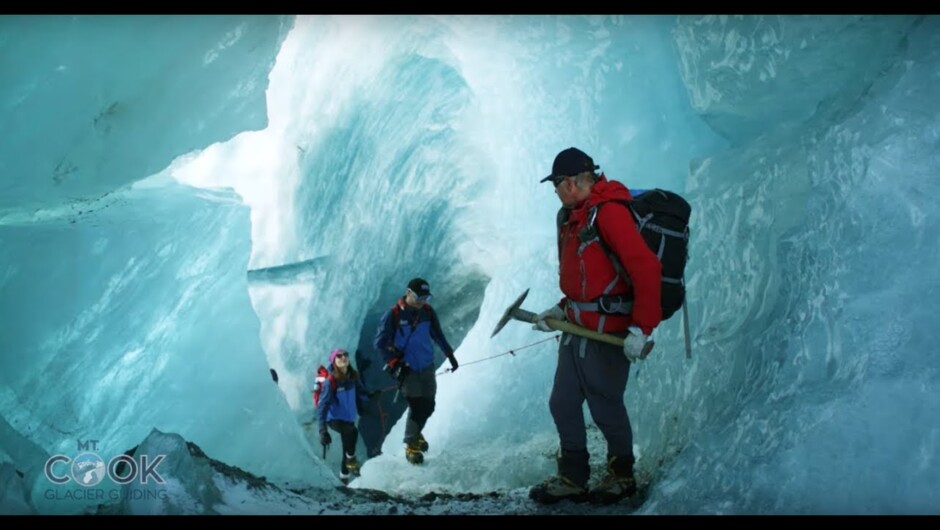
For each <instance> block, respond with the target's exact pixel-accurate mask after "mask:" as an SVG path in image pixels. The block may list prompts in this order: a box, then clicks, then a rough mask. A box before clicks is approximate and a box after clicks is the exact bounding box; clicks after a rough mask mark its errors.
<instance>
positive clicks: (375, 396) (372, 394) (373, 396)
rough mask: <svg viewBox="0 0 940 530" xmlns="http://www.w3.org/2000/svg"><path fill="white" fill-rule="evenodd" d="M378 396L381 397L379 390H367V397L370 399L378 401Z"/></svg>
mask: <svg viewBox="0 0 940 530" xmlns="http://www.w3.org/2000/svg"><path fill="white" fill-rule="evenodd" d="M380 397H382V391H381V390H376V391H375V392H369V399H370V400H371V401H378V400H379V398H380Z"/></svg>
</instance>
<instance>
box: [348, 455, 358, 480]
mask: <svg viewBox="0 0 940 530" xmlns="http://www.w3.org/2000/svg"><path fill="white" fill-rule="evenodd" d="M346 469H348V470H349V473H350V474H352V475H355V476H357V477H358V476H359V461H358V460H356V455H346Z"/></svg>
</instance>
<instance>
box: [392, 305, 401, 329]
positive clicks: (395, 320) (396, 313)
mask: <svg viewBox="0 0 940 530" xmlns="http://www.w3.org/2000/svg"><path fill="white" fill-rule="evenodd" d="M399 326H401V308H400V307H398V302H395V305H394V306H392V333H398V328H399Z"/></svg>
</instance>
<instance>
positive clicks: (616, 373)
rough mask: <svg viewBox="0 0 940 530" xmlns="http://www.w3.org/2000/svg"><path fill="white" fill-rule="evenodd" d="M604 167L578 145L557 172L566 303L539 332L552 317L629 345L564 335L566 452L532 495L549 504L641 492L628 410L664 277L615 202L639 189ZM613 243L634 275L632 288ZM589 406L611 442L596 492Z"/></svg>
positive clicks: (560, 382)
mask: <svg viewBox="0 0 940 530" xmlns="http://www.w3.org/2000/svg"><path fill="white" fill-rule="evenodd" d="M597 169H599V166H597V165H595V164H594V161H593V160H592V159H591V157H589V156H588V155H586V154H584V153H583V152H582V151H580V150H578V149H575V148H574V147H571V148H569V149H565V150H564V151H562V152H560V153H558V156H556V157H555V162H554V164H552V173H551V175H549V176H547V177H545V178H544V179H542V180H541V182H552V184H554V186H555V193H556V194H557V195H558V198H559V199H560V200H561V203H562V210H561V211H560V212H559V233H558V253H559V266H560V271H559V272H560V286H561V291H562V293H563V294H564V295H565V296H564V297H563V298H562V299H561V301H560V302H559V303H558V304H556V305H553V306H552V307H550V308H549V309H546V310H545V311H543V312H542V313H541V314H539V320H538V321H537V323H536V324H535V328H536V329H539V330H542V331H552V330H551V329H550V328H549V327H548V325H547V324H546V323H545V320H544V319H545V318H548V317H550V318H555V319H558V320H568V321H571V322H573V323H576V324H578V325H580V326H582V327H585V328H588V329H592V330H595V331H599V332H602V333H608V334H612V335H617V336H620V337H624V344H623V348H622V349H621V348H620V347H619V346H613V345H610V344H606V343H602V342H598V341H594V340H590V339H585V338H582V337H579V336H576V335H571V334H568V333H565V334H563V335H562V338H561V343H560V345H559V348H558V366H557V368H556V371H555V381H554V384H553V386H552V394H551V398H550V399H549V408H550V409H551V412H552V418H554V420H555V426H556V428H557V429H558V436H559V439H560V445H561V454H560V455H559V458H558V475H557V476H554V477H551V478H549V479H548V480H546V481H545V482H543V483H541V484H539V485H537V486H535V487H533V488H532V489H531V490H530V492H529V496H530V497H531V498H532V499H533V500H535V501H537V502H542V503H553V502H557V501H559V500H562V499H569V500H574V501H585V500H590V501H592V502H598V503H611V502H616V501H618V500H620V499H623V498H626V497H630V496H632V495H634V494H635V493H636V482H635V480H634V478H633V463H634V457H633V431H632V429H631V427H630V418H629V417H628V416H627V409H626V407H625V406H624V404H623V394H624V391H625V390H626V387H627V379H628V378H629V375H630V363H631V362H636V361H637V360H639V359H640V358H641V352H642V350H643V347H644V346H645V345H646V342H647V340H648V339H649V335H650V334H651V333H652V331H653V328H655V327H656V326H657V325H659V322H660V320H661V318H662V306H661V301H660V286H661V285H660V283H661V281H662V278H661V275H662V270H661V266H660V263H659V260H658V259H657V258H656V255H655V254H654V253H653V252H652V251H651V250H650V249H649V247H647V246H646V243H645V242H644V241H643V238H642V236H641V235H640V232H639V231H638V230H637V229H636V224H635V223H634V221H633V217H632V215H631V213H630V210H629V209H627V207H626V206H624V205H622V204H620V203H618V202H614V201H620V200H632V197H631V196H630V191H629V190H628V189H627V188H626V187H625V186H624V185H623V184H621V183H619V182H617V181H609V180H607V178H606V177H605V176H604V174H603V173H601V174H597V173H596V170H597ZM604 245H606V246H607V248H608V249H609V252H610V254H611V255H613V256H614V257H615V258H616V259H617V261H619V265H620V267H622V269H623V271H624V272H625V276H627V277H629V279H630V281H629V283H628V282H626V281H625V280H624V278H623V276H622V275H621V274H618V272H617V265H615V263H614V262H613V261H612V260H611V259H610V258H609V257H608V253H607V252H605V249H604ZM584 400H587V402H588V407H589V408H590V410H591V416H592V417H593V418H594V422H595V423H596V424H597V426H598V427H599V428H600V429H601V432H602V433H603V434H604V437H605V438H606V439H607V476H606V477H604V479H603V480H601V481H600V483H599V484H598V485H597V486H596V487H595V488H594V489H592V490H590V491H589V490H588V488H587V484H588V479H589V478H590V467H589V465H588V460H589V455H588V452H587V433H586V431H585V425H584V414H583V413H582V405H583V403H584Z"/></svg>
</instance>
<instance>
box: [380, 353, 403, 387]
mask: <svg viewBox="0 0 940 530" xmlns="http://www.w3.org/2000/svg"><path fill="white" fill-rule="evenodd" d="M399 351H401V350H399ZM385 371H387V372H388V375H390V376H392V378H393V379H396V380H398V381H399V382H401V380H402V379H403V378H404V377H405V376H406V375H408V367H407V366H405V361H403V360H402V357H401V356H400V355H398V356H395V357H392V358H391V359H390V360H389V361H388V363H387V364H386V365H385Z"/></svg>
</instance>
